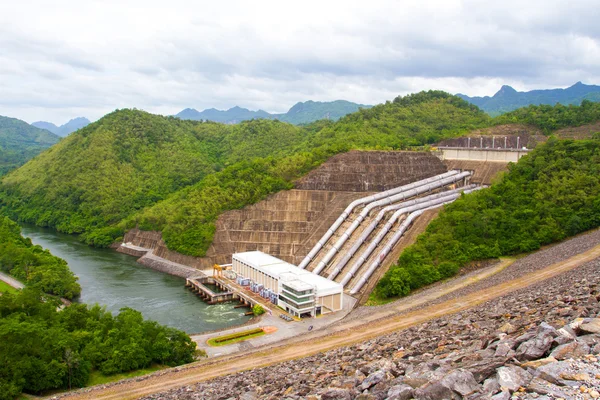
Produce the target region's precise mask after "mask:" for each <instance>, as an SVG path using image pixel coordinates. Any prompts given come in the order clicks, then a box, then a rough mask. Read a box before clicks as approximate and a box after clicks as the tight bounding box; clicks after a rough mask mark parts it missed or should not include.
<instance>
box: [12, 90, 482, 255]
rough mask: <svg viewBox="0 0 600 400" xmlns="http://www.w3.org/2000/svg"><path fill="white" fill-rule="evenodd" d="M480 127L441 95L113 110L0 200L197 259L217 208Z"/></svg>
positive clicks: (25, 216)
mask: <svg viewBox="0 0 600 400" xmlns="http://www.w3.org/2000/svg"><path fill="white" fill-rule="evenodd" d="M489 123H490V122H489V117H488V116H487V115H485V114H484V113H482V112H481V111H479V110H478V109H477V108H475V107H473V106H471V105H469V104H467V103H466V102H464V101H462V100H460V99H458V98H457V97H454V96H450V95H448V94H447V93H443V92H427V93H421V94H416V95H411V96H407V97H404V98H397V99H396V100H394V101H393V102H388V103H387V104H384V105H380V106H377V107H374V108H372V109H369V110H361V111H360V112H358V113H355V114H352V115H349V116H346V117H344V118H342V119H341V120H340V121H339V122H337V123H333V122H330V121H329V122H328V121H321V122H317V123H314V124H312V125H308V126H306V127H297V126H294V125H291V124H287V123H284V122H279V121H271V120H253V121H246V122H243V123H241V124H237V125H223V124H218V123H214V122H196V121H184V120H181V119H178V118H174V117H162V116H157V115H152V114H148V113H145V112H142V111H138V110H119V111H115V112H113V113H111V114H108V115H107V116H105V117H104V118H102V119H101V120H99V121H97V122H95V123H93V124H90V125H88V126H87V127H85V128H83V129H81V130H79V131H77V132H76V133H75V134H72V135H70V136H68V137H67V138H64V139H63V140H62V141H61V142H60V143H59V144H57V145H56V146H54V147H52V148H51V149H49V150H48V151H46V152H44V153H43V154H41V155H40V156H39V157H37V158H36V159H35V160H32V161H31V162H29V163H28V164H26V165H24V166H23V167H22V168H20V169H19V170H17V171H14V172H13V173H11V174H9V175H8V176H6V177H5V178H4V179H3V180H2V186H1V188H0V205H1V210H2V212H3V213H5V214H7V215H9V216H11V217H13V218H15V219H18V220H22V221H28V222H32V223H35V224H37V225H42V226H50V227H55V228H56V229H58V230H60V231H63V232H69V233H83V234H84V235H83V238H84V239H85V240H86V241H87V242H88V243H92V244H95V245H108V244H110V243H111V242H112V241H113V240H114V239H116V238H118V237H119V236H121V235H122V234H123V232H124V230H125V229H126V228H130V227H131V226H132V225H134V224H136V223H139V224H141V226H144V227H148V228H149V227H152V228H154V229H160V230H163V231H164V234H165V238H166V239H167V243H168V244H169V246H170V247H171V248H173V249H176V250H178V251H181V252H183V253H186V254H195V255H199V254H203V253H204V251H205V250H206V248H207V247H208V244H209V243H210V241H211V240H212V232H213V230H214V225H213V223H214V221H215V219H216V217H217V216H218V215H219V213H221V212H223V211H224V210H228V209H232V208H239V207H243V206H244V205H246V204H249V203H253V202H256V201H258V200H260V199H262V198H263V197H265V196H266V195H267V194H269V193H272V192H274V191H278V190H281V189H283V188H289V187H290V186H291V182H292V180H293V179H295V178H297V177H299V176H301V175H302V174H304V173H306V172H308V171H309V170H310V169H312V168H314V167H315V166H317V165H318V164H320V163H321V162H323V161H324V160H326V159H327V158H328V157H330V156H331V155H333V154H335V153H339V152H342V151H347V150H349V149H353V148H371V149H375V148H388V149H400V148H404V147H406V146H411V145H420V144H425V143H433V142H435V141H437V140H439V139H441V138H444V137H451V136H456V135H460V134H462V133H464V132H466V131H468V130H470V129H473V128H478V127H482V126H486V125H488V124H489ZM169 196H170V197H169ZM161 200H165V201H164V202H162V203H161ZM153 206H154V207H153Z"/></svg>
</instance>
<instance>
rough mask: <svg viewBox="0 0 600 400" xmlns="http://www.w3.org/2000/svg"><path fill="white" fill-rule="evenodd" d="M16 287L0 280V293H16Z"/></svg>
mask: <svg viewBox="0 0 600 400" xmlns="http://www.w3.org/2000/svg"><path fill="white" fill-rule="evenodd" d="M17 291H18V289H15V288H14V287H12V286H10V285H9V284H8V283H6V282H4V281H0V293H17Z"/></svg>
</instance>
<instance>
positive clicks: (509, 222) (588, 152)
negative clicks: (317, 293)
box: [375, 134, 600, 297]
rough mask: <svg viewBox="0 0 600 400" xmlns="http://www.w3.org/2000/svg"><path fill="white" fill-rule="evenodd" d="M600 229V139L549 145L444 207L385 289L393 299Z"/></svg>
mask: <svg viewBox="0 0 600 400" xmlns="http://www.w3.org/2000/svg"><path fill="white" fill-rule="evenodd" d="M598 226H600V135H598V134H596V135H595V136H594V138H593V139H591V140H581V141H573V140H557V139H555V138H550V139H549V140H548V141H547V142H546V143H545V144H543V145H541V146H538V147H537V148H536V149H535V150H534V151H533V152H532V153H531V154H529V155H528V156H526V157H523V158H521V159H520V160H519V162H518V163H516V164H511V165H510V167H509V172H508V173H507V174H505V175H503V176H502V178H501V180H500V181H499V182H497V183H495V184H494V185H492V186H491V187H490V188H487V189H483V190H480V191H477V192H474V193H470V194H468V195H463V196H462V198H460V199H458V200H456V201H455V202H454V203H452V204H450V205H448V206H446V207H445V208H444V210H443V211H441V212H440V214H439V217H438V218H437V219H435V220H434V221H433V222H432V223H431V224H430V225H429V226H428V227H427V231H426V232H425V233H424V234H423V235H421V236H419V238H418V240H417V242H416V243H415V244H413V245H412V246H410V247H408V248H407V249H406V250H404V252H403V253H402V255H401V256H400V259H399V261H398V263H397V264H396V265H394V266H392V267H391V268H390V270H389V271H388V272H387V273H386V274H385V276H384V277H383V279H382V280H381V281H380V282H379V284H378V286H377V289H376V291H375V296H379V297H395V296H402V295H406V294H408V293H409V292H410V291H411V290H414V289H417V288H420V287H422V286H425V285H428V284H430V283H433V282H435V281H438V280H440V279H445V278H448V277H450V276H452V275H454V274H455V273H456V272H457V271H458V270H459V269H460V268H461V267H464V266H466V265H468V264H469V263H470V262H472V261H475V260H486V259H490V258H496V257H501V256H506V255H513V254H519V253H523V252H530V251H534V250H537V249H539V248H540V247H541V246H543V245H546V244H550V243H553V242H556V241H559V240H562V239H564V238H566V237H569V236H572V235H575V234H577V233H580V232H583V231H586V230H589V229H593V228H596V227H598Z"/></svg>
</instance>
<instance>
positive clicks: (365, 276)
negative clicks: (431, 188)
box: [350, 187, 482, 294]
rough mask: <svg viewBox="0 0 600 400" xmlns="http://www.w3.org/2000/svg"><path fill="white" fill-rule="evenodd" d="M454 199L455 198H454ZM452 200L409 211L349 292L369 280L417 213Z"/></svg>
mask: <svg viewBox="0 0 600 400" xmlns="http://www.w3.org/2000/svg"><path fill="white" fill-rule="evenodd" d="M479 189H482V188H481V187H477V188H475V189H472V190H468V191H465V193H467V192H468V193H470V192H473V191H476V190H479ZM454 200H456V199H454ZM454 200H450V201H446V202H444V203H441V204H436V205H433V206H431V207H427V208H424V209H422V210H418V211H415V212H413V213H411V214H410V215H409V216H408V217H407V218H406V219H405V220H404V222H402V224H401V225H400V227H399V228H398V231H396V233H395V234H394V236H392V238H391V239H390V240H389V241H388V242H387V243H386V245H385V246H384V247H383V249H382V250H381V253H379V256H378V257H377V258H376V259H375V260H374V261H373V262H372V263H371V265H370V266H369V269H368V270H367V271H365V273H364V274H363V276H361V278H360V279H359V280H358V282H356V285H354V287H353V288H352V290H351V291H350V294H356V293H358V291H359V290H360V289H361V288H362V287H363V285H364V284H365V283H366V282H367V281H368V280H369V278H370V277H371V275H372V274H373V272H375V270H376V269H377V268H378V267H379V265H381V263H382V262H383V260H385V258H386V257H387V255H388V254H389V252H390V251H391V250H392V249H393V248H394V246H395V245H396V243H398V241H399V240H400V238H401V237H402V235H404V232H406V230H407V229H408V227H409V226H410V224H412V222H413V221H414V220H415V218H417V217H418V216H419V215H421V214H423V213H424V212H425V211H428V210H433V209H434V208H439V207H442V206H444V205H446V204H450V203H452V202H453V201H454Z"/></svg>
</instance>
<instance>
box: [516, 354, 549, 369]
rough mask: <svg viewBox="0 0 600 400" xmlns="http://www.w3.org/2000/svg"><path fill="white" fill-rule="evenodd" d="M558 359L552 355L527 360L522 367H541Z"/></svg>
mask: <svg viewBox="0 0 600 400" xmlns="http://www.w3.org/2000/svg"><path fill="white" fill-rule="evenodd" d="M556 361H557V360H556V358H554V357H552V356H550V357H546V358H540V359H539V360H532V361H527V362H525V363H523V364H521V368H539V367H541V366H542V365H546V364H550V363H553V362H556Z"/></svg>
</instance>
